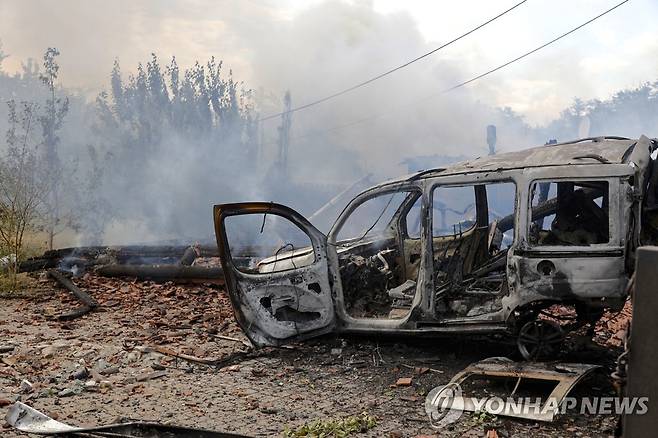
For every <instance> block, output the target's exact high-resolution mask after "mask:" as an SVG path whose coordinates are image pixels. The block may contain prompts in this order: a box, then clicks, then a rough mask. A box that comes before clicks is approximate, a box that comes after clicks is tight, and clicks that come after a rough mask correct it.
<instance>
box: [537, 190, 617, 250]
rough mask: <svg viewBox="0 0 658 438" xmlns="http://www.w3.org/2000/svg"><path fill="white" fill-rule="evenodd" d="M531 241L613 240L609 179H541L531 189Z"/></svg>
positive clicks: (592, 242)
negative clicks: (611, 233)
mask: <svg viewBox="0 0 658 438" xmlns="http://www.w3.org/2000/svg"><path fill="white" fill-rule="evenodd" d="M530 197H531V208H532V214H531V217H532V222H531V223H530V227H529V231H528V241H529V242H530V243H531V244H533V245H537V246H550V245H567V246H590V245H597V244H605V243H608V242H609V241H610V225H609V217H610V199H609V188H608V182H607V181H559V182H558V181H539V182H535V183H533V184H532V186H531V189H530Z"/></svg>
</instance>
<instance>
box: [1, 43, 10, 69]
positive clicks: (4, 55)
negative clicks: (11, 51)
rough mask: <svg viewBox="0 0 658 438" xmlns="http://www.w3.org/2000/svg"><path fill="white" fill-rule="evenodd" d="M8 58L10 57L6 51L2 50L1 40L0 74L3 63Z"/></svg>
mask: <svg viewBox="0 0 658 438" xmlns="http://www.w3.org/2000/svg"><path fill="white" fill-rule="evenodd" d="M8 57H9V55H7V54H6V53H5V52H4V50H2V40H0V72H2V61H4V60H5V59H6V58H8Z"/></svg>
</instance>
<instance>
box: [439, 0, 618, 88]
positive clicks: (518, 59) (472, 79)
mask: <svg viewBox="0 0 658 438" xmlns="http://www.w3.org/2000/svg"><path fill="white" fill-rule="evenodd" d="M629 1H630V0H624V1H623V2H621V3H617V4H616V5H615V6H613V7H611V8H610V9H608V10H607V11H605V12H602V13H600V14H599V15H597V16H596V17H594V18H591V19H589V20H587V21H586V22H584V23H583V24H581V25H580V26H577V27H574V28H573V29H571V30H570V31H569V32H565V33H563V34H562V35H560V36H558V37H556V38H553V39H552V40H550V41H549V42H547V43H545V44H542V45H541V46H539V47H537V48H535V49H533V50H531V51H529V52H526V53H524V54H523V55H521V56H518V57H516V58H514V59H512V60H511V61H507V62H506V63H505V64H501V65H499V66H498V67H496V68H492V69H491V70H489V71H487V72H485V73H482V74H481V75H478V76H475V77H474V78H471V79H469V80H467V81H464V82H461V83H459V84H457V85H455V86H453V87H451V88H448V89H447V90H445V91H446V92H447V91H452V90H456V89H457V88H461V87H463V86H464V85H468V84H470V83H471V82H475V81H477V80H478V79H482V78H483V77H485V76H488V75H490V74H491V73H495V72H497V71H498V70H500V69H502V68H505V67H507V66H508V65H510V64H513V63H515V62H517V61H520V60H521V59H523V58H525V57H527V56H530V55H532V54H533V53H535V52H538V51H539V50H541V49H543V48H544V47H546V46H550V45H551V44H553V43H554V42H556V41H559V40H561V39H562V38H564V37H566V36H567V35H570V34H572V33H574V32H575V31H577V30H579V29H582V28H583V27H585V26H587V25H588V24H590V23H591V22H592V21H595V20H598V19H599V18H601V17H603V16H604V15H606V14H609V13H610V12H612V11H614V10H615V9H617V8H618V7H620V6H622V5H623V4H624V3H628V2H629Z"/></svg>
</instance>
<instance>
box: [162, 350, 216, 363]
mask: <svg viewBox="0 0 658 438" xmlns="http://www.w3.org/2000/svg"><path fill="white" fill-rule="evenodd" d="M153 350H154V351H157V352H158V353H160V354H164V355H166V356H172V357H177V358H179V359H183V360H186V361H188V362H194V363H200V364H204V365H215V364H217V363H219V362H221V359H217V358H213V357H196V356H192V355H190V354H184V353H178V352H176V351H174V350H170V349H169V348H165V347H154V348H153Z"/></svg>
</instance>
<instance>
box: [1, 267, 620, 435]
mask: <svg viewBox="0 0 658 438" xmlns="http://www.w3.org/2000/svg"><path fill="white" fill-rule="evenodd" d="M76 283H77V284H78V285H79V286H80V287H81V288H83V289H85V290H87V291H88V292H89V293H90V294H91V295H93V296H94V298H96V299H97V300H98V301H99V302H100V304H101V307H100V309H99V310H97V311H94V312H92V313H89V314H87V315H85V316H83V317H81V318H78V319H76V320H74V321H69V322H61V321H57V320H56V318H55V317H56V315H59V314H61V313H64V312H67V311H70V310H71V308H72V307H75V306H77V303H76V302H75V301H74V300H73V299H72V298H71V297H70V296H69V294H68V292H66V291H61V290H59V289H57V288H56V287H55V285H54V284H53V283H51V282H50V281H49V280H46V279H44V278H42V279H41V280H40V282H39V284H38V288H39V290H36V291H31V292H29V293H25V294H24V296H22V297H14V298H3V299H0V347H7V346H10V347H11V346H14V348H13V350H11V351H6V352H4V353H1V354H0V406H3V407H2V408H0V410H2V411H3V412H4V411H6V409H7V407H6V405H7V403H10V402H13V401H15V400H21V401H23V402H25V403H27V404H28V405H31V406H33V407H35V408H36V409H39V410H41V411H43V412H45V413H47V414H48V415H50V416H52V417H54V418H56V419H58V420H59V421H63V422H65V423H69V424H73V425H79V426H93V425H102V424H108V423H113V422H119V421H125V420H126V419H140V420H149V421H158V422H166V423H172V424H178V425H183V426H191V427H202V428H208V429H213V430H223V431H229V432H239V433H244V434H246V435H249V436H281V433H282V431H283V430H284V428H285V427H290V428H296V427H298V426H300V425H302V424H304V423H305V422H311V421H314V420H326V419H330V418H342V417H345V416H348V415H355V414H359V413H361V412H364V411H366V412H368V413H369V414H370V415H372V416H374V417H375V418H376V420H377V425H376V426H375V427H374V428H372V429H370V430H369V431H368V432H366V433H364V434H361V435H359V436H377V437H381V436H390V437H407V436H409V437H418V436H424V435H426V436H455V437H457V436H459V437H482V436H485V434H486V431H487V430H489V429H495V430H496V432H497V435H498V436H500V437H513V436H523V437H525V436H528V435H530V436H537V435H541V436H549V437H553V436H555V437H557V436H609V435H612V432H613V428H614V425H615V421H616V419H615V418H614V417H613V416H591V415H565V416H562V417H559V418H558V419H557V420H556V421H554V422H553V423H537V422H532V421H524V420H516V419H508V418H504V417H494V416H483V415H476V414H464V415H462V417H461V418H460V419H459V420H458V421H457V422H456V423H454V424H452V425H451V426H450V427H449V428H446V429H443V430H440V431H436V430H434V429H432V428H431V427H430V425H429V421H428V418H427V417H426V415H425V413H424V409H423V402H424V399H425V394H427V392H428V391H429V390H431V389H432V388H433V387H435V386H437V385H440V384H445V383H446V382H447V381H448V380H449V379H450V378H451V377H452V376H453V375H454V374H455V373H456V372H458V371H459V370H461V369H462V368H464V367H465V366H467V365H468V364H469V363H471V362H474V361H478V360H481V359H483V358H486V357H491V356H501V355H505V354H509V353H511V352H512V351H513V350H512V349H511V348H510V347H509V346H505V345H501V344H497V343H492V342H484V341H479V342H476V341H470V340H466V339H434V340H424V341H417V340H413V341H410V340H408V339H407V340H404V339H368V338H363V337H362V338H340V337H335V336H328V337H323V338H321V339H315V340H312V341H309V342H306V343H304V344H296V345H292V346H291V347H290V348H283V349H274V350H263V351H259V352H258V353H249V354H246V355H245V354H243V353H241V352H244V351H247V348H246V347H245V345H244V344H243V343H242V342H241V341H243V340H244V339H245V338H244V337H243V335H242V333H241V332H240V330H239V328H238V327H237V326H236V324H235V322H234V320H233V316H232V311H231V308H230V304H229V301H228V298H227V296H226V294H225V292H224V291H223V290H222V288H221V287H218V286H211V285H187V286H178V285H173V284H164V285H159V284H154V283H151V282H135V281H132V282H130V281H118V280H107V279H101V278H98V277H95V276H90V275H87V276H85V277H84V278H83V279H77V280H76ZM605 324H608V325H609V324H612V323H611V322H609V321H608V322H606V323H605ZM613 335H614V334H613ZM613 335H610V336H602V335H599V336H598V337H597V340H600V341H601V342H606V340H608V339H610V338H612V337H614V336H613ZM227 338H230V339H227ZM599 338H600V339H599ZM162 348H166V350H162ZM7 349H9V347H8V348H5V350H7ZM158 349H160V351H165V352H167V354H161V353H159V352H157V351H156V350H158ZM172 351H173V352H177V353H181V354H186V355H190V356H194V357H198V358H206V359H214V360H220V363H221V365H219V366H208V365H203V364H197V363H192V362H190V361H188V360H183V359H177V358H175V357H171V356H170V355H169V352H172ZM618 353H619V351H618V348H617V347H608V346H606V348H603V347H600V348H598V349H595V350H588V351H581V352H578V353H574V352H572V353H566V354H565V355H564V356H563V357H561V358H560V360H562V361H574V362H576V361H583V362H587V363H597V364H601V365H603V366H604V370H603V373H601V374H600V375H599V376H598V377H595V378H593V379H590V380H589V381H585V382H583V383H582V384H581V385H579V386H578V387H577V389H576V390H575V395H579V394H580V395H590V396H591V395H603V394H611V393H612V387H611V384H610V381H609V379H608V378H607V375H609V371H610V370H611V368H612V366H613V364H614V358H615V357H616V355H617V354H618ZM222 358H233V360H227V361H223V362H222V361H221V359H222ZM403 377H404V378H407V377H408V378H411V385H410V386H397V385H396V382H398V379H400V378H403ZM23 381H26V382H29V384H28V383H25V382H23ZM0 435H2V436H3V437H15V436H16V437H17V436H25V435H23V434H20V433H18V432H16V431H14V430H13V429H11V428H10V427H9V425H8V424H6V423H5V424H4V425H2V427H1V428H0Z"/></svg>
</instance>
